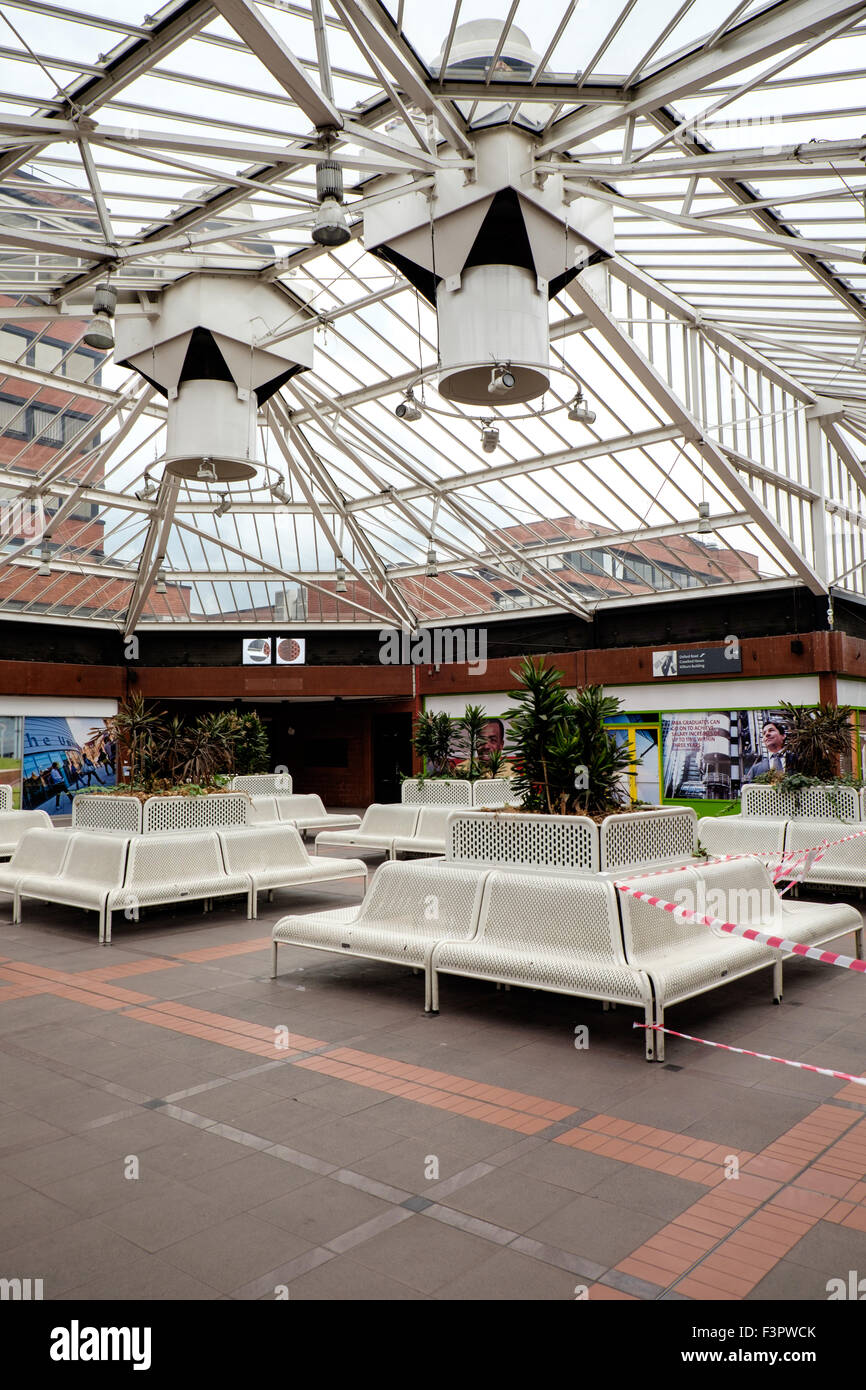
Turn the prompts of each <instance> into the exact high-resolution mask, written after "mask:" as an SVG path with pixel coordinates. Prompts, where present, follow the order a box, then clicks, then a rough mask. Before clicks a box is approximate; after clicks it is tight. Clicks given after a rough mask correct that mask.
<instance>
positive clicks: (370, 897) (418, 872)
mask: <svg viewBox="0 0 866 1390" xmlns="http://www.w3.org/2000/svg"><path fill="white" fill-rule="evenodd" d="M485 878H486V875H485V874H479V873H477V872H476V871H475V870H473V869H461V868H459V867H458V866H456V865H455V867H454V868H451V867H449V868H447V869H444V868H440V869H432V868H430V866H429V865H427V864H425V863H423V862H422V863H418V864H406V863H399V862H391V863H387V864H383V865H382V866H381V868H379V869H377V871H376V873H375V874H374V875H373V879H372V882H371V884H370V887H369V888H368V890H367V896H366V897H365V899H364V903H363V907H362V910H361V917H360V920H361V921H362V922H364V921H371V922H393V923H395V924H399V925H400V927H401V928H403V929H404V930H405V931H406V932H407V933H408V934H409V935H416V936H437V937H443V938H444V937H447V938H449V939H452V938H455V937H460V938H464V939H465V938H467V937H471V936H474V935H475V930H476V927H477V925H478V912H479V909H480V906H481V894H482V890H483V888H484V880H485Z"/></svg>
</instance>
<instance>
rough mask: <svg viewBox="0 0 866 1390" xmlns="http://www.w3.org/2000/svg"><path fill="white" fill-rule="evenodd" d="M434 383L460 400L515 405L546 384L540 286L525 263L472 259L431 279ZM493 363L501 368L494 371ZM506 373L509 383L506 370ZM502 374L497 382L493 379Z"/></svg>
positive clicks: (546, 344) (544, 309)
mask: <svg viewBox="0 0 866 1390" xmlns="http://www.w3.org/2000/svg"><path fill="white" fill-rule="evenodd" d="M436 309H437V313H438V317H439V356H440V361H441V371H440V373H439V391H440V393H441V394H442V395H443V396H444V397H445V399H446V400H449V401H461V402H463V403H465V404H467V405H487V406H489V405H497V404H501V405H518V404H520V403H522V402H523V401H530V400H532V399H533V398H534V397H535V396H540V395H541V394H542V392H544V391H546V390H547V388H548V386H549V385H550V373H549V370H548V358H549V355H550V345H549V341H548V312H547V294H546V293H545V292H543V291H540V290H539V289H538V288H537V285H536V277H535V276H534V275H533V273H532V271H531V270H526V269H524V268H523V267H522V266H515V265H476V266H472V267H471V268H470V269H469V270H467V271H465V272H464V274H463V276H462V279H461V284H460V289H459V290H449V289H447V288H446V287H445V286H444V285H441V284H440V285H439V288H438V291H437V294H436ZM497 366H498V367H500V368H504V369H505V370H504V371H503V370H500V371H499V372H497ZM508 375H510V376H511V377H512V378H513V382H514V384H513V385H509V384H508V383H507V377H508ZM503 379H504V380H505V382H506V384H505V385H504V386H503V385H501V384H500V383H501V382H502V381H503Z"/></svg>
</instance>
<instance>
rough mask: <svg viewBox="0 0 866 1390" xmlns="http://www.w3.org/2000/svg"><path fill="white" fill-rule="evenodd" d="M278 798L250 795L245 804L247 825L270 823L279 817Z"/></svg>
mask: <svg viewBox="0 0 866 1390" xmlns="http://www.w3.org/2000/svg"><path fill="white" fill-rule="evenodd" d="M278 800H279V798H277V797H275V796H251V797H250V799H249V804H248V806H247V825H270V824H273V823H275V822H277V821H279V819H280V812H279V809H278Z"/></svg>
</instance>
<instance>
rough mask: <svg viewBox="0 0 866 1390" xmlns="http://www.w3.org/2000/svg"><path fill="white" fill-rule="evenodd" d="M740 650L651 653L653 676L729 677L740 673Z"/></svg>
mask: <svg viewBox="0 0 866 1390" xmlns="http://www.w3.org/2000/svg"><path fill="white" fill-rule="evenodd" d="M742 669H743V662H742V658H741V656H740V649H739V646H737V647H736V648H735V649H734V650H732V647H731V644H728V645H727V646H724V647H682V648H680V650H679V651H678V652H677V651H668V652H653V676H654V677H658V676H662V677H670V676H729V675H733V674H734V673H735V672H736V671H742Z"/></svg>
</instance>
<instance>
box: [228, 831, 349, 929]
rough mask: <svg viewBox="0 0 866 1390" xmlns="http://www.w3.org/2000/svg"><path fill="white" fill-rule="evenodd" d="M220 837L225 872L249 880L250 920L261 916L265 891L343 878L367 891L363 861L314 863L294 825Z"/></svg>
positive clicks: (238, 832)
mask: <svg viewBox="0 0 866 1390" xmlns="http://www.w3.org/2000/svg"><path fill="white" fill-rule="evenodd" d="M218 834H219V839H220V844H221V846H222V852H223V863H224V864H225V869H226V872H227V873H228V874H232V875H235V876H239V875H246V877H247V879H248V880H249V884H250V888H249V902H248V912H247V915H248V916H249V917H257V916H258V895H259V893H260V892H262V891H263V890H267V891H268V892H272V891H273V890H274V889H275V888H300V887H303V886H304V885H306V884H313V883H330V882H333V881H334V880H336V879H343V878H361V879H363V880H364V887H365V889H366V883H367V865H366V864H365V863H364V862H363V860H361V859H336V858H331V857H330V856H323V857H322V858H321V859H313V858H311V857H310V855H309V854H307V851H306V849H305V848H304V842H303V840H302V839H301V836H300V833H299V832H298V831H297V830H296V829H295V827H294V826H293V825H262V826H259V827H256V828H255V829H252V830H251V829H249V828H247V829H238V830H220V831H219V832H218Z"/></svg>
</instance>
